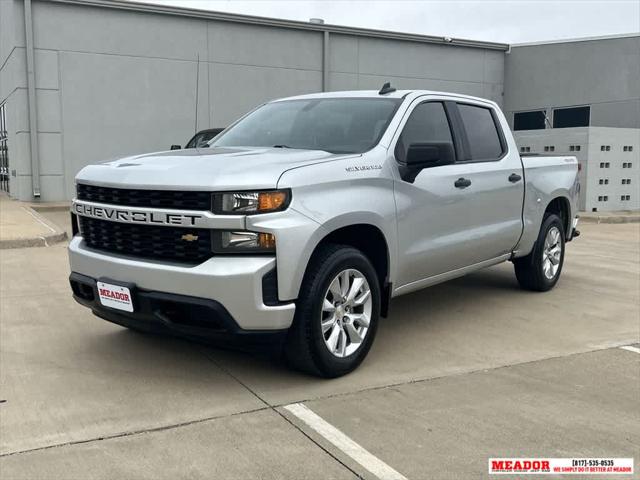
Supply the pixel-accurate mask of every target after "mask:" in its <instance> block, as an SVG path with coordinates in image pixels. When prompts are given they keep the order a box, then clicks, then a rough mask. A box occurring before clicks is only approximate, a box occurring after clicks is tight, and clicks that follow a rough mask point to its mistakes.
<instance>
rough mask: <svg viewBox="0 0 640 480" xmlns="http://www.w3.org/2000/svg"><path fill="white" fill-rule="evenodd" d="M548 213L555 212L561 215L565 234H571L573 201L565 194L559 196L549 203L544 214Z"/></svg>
mask: <svg viewBox="0 0 640 480" xmlns="http://www.w3.org/2000/svg"><path fill="white" fill-rule="evenodd" d="M547 213H554V214H556V215H558V216H559V217H560V220H561V221H562V225H563V226H564V235H565V237H567V236H568V235H570V234H571V232H570V228H571V220H572V219H571V202H570V201H569V199H568V198H567V197H565V196H557V197H555V198H554V199H553V200H551V201H550V202H549V203H548V204H547V208H545V210H544V214H543V217H544V215H546V214H547Z"/></svg>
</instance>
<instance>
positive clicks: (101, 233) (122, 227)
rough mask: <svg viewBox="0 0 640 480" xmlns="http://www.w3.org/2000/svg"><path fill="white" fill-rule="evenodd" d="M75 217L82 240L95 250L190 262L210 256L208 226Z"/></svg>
mask: <svg viewBox="0 0 640 480" xmlns="http://www.w3.org/2000/svg"><path fill="white" fill-rule="evenodd" d="M78 219H79V221H80V233H81V235H82V237H83V238H84V241H85V242H86V243H87V246H88V247H89V248H93V249H96V250H103V251H105V252H112V253H119V254H122V255H131V256H135V257H142V258H150V259H156V260H163V261H167V260H169V261H176V262H185V263H192V264H198V263H202V262H204V261H205V260H207V259H209V258H211V257H212V256H213V252H212V251H211V230H207V229H203V228H185V227H168V226H154V225H136V224H131V223H119V222H111V221H107V220H99V219H97V218H90V217H83V216H79V217H78ZM183 236H186V237H185V238H183ZM194 237H197V238H194Z"/></svg>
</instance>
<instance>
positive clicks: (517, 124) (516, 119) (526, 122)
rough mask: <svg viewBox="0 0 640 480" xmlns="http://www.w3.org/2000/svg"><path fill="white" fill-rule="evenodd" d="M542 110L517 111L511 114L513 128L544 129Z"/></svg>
mask: <svg viewBox="0 0 640 480" xmlns="http://www.w3.org/2000/svg"><path fill="white" fill-rule="evenodd" d="M544 127H545V113H544V110H538V111H535V112H517V113H514V114H513V129H514V130H544Z"/></svg>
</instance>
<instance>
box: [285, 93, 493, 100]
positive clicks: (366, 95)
mask: <svg viewBox="0 0 640 480" xmlns="http://www.w3.org/2000/svg"><path fill="white" fill-rule="evenodd" d="M409 94H416V95H447V96H453V97H459V98H463V99H468V100H477V101H481V102H490V103H495V102H493V101H492V100H489V99H487V98H481V97H472V96H471V95H464V94H462V93H453V92H438V91H435V90H395V91H393V92H390V93H385V94H380V92H379V91H378V90H345V91H342V92H322V93H309V94H306V95H296V96H293V97H286V98H278V99H277V100H273V101H275V102H279V101H282V100H304V99H312V98H404V97H405V96H407V95H409Z"/></svg>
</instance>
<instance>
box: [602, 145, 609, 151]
mask: <svg viewBox="0 0 640 480" xmlns="http://www.w3.org/2000/svg"><path fill="white" fill-rule="evenodd" d="M600 151H601V152H610V151H611V145H600Z"/></svg>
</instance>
